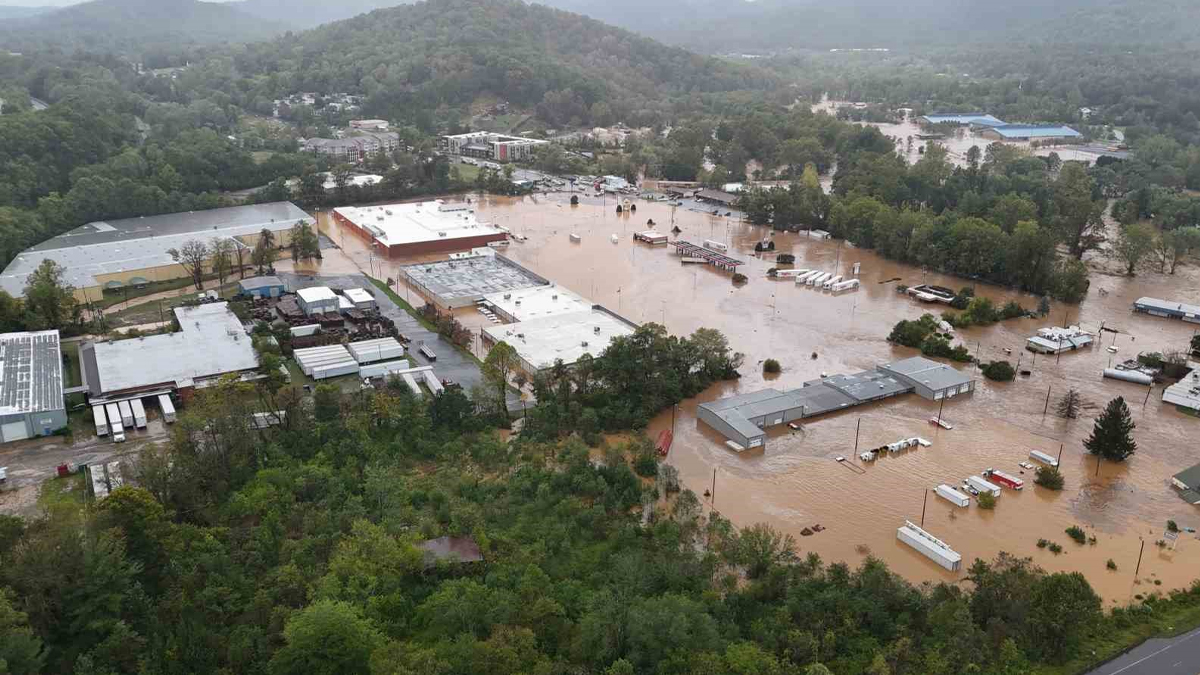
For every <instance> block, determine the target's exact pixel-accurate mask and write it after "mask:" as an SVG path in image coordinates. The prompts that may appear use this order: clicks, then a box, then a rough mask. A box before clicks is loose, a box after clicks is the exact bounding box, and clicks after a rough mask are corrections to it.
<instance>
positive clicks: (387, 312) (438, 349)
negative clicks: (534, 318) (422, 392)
mask: <svg viewBox="0 0 1200 675" xmlns="http://www.w3.org/2000/svg"><path fill="white" fill-rule="evenodd" d="M277 276H278V277H279V278H280V279H282V280H283V281H284V282H285V283H286V284H287V285H288V288H289V289H292V290H295V289H298V288H305V287H307V286H328V287H330V288H337V289H347V288H365V289H367V290H368V291H370V292H371V293H372V294H373V295H374V296H375V300H376V302H378V303H379V311H380V313H381V314H383V315H384V316H386V317H388V318H389V319H391V320H393V321H395V322H396V328H397V329H398V330H399V331H400V332H401V333H403V334H404V335H405V336H406V337H408V338H410V339H411V340H412V346H413V347H415V346H416V345H417V344H419V343H420V342H421V341H422V340H424V341H425V344H427V345H429V348H430V349H432V350H433V353H435V354H437V361H429V360H428V359H426V358H425V357H424V356H422V355H420V354H419V353H418V352H417V351H416V349H413V350H411V351H410V350H407V349H406V350H405V352H406V356H407V357H408V358H409V360H410V361H412V363H413V365H415V366H433V372H434V373H435V374H436V375H437V376H438V377H439V378H441V379H451V380H454V381H455V382H458V383H459V384H461V385H462V386H463V389H464V390H465V391H466V392H467V393H470V391H471V388H472V387H474V386H475V385H476V384H480V383H481V382H483V374H482V373H481V372H480V370H479V364H477V363H476V362H474V361H472V360H471V359H469V358H467V357H466V356H465V355H464V354H463V353H462V352H460V351H459V350H458V349H456V348H455V347H454V345H452V344H451V343H450V341H449V340H446V339H445V338H443V337H442V336H440V335H438V334H437V333H434V332H433V331H430V330H427V329H426V328H425V327H424V326H422V325H421V324H420V322H418V321H417V320H416V319H414V318H413V317H412V316H410V315H409V314H408V312H406V311H404V310H403V309H401V308H400V307H399V306H398V305H396V303H394V302H392V301H391V299H390V298H389V297H388V296H387V294H386V293H384V292H383V291H381V290H379V288H377V287H376V286H375V285H374V284H372V283H371V281H370V280H369V279H367V278H366V276H365V275H361V274H344V275H337V276H326V275H321V276H314V275H311V274H295V273H292V272H280V273H278V274H277ZM508 404H509V408H510V409H512V410H520V408H521V404H520V399H518V398H517V395H516V393H515V392H511V393H510V394H509V401H508Z"/></svg>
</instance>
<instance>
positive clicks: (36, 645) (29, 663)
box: [0, 588, 46, 675]
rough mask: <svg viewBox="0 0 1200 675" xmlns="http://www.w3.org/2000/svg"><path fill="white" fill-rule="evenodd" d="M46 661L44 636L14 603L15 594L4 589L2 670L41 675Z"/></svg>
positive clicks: (0, 605)
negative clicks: (38, 634) (35, 632)
mask: <svg viewBox="0 0 1200 675" xmlns="http://www.w3.org/2000/svg"><path fill="white" fill-rule="evenodd" d="M45 661H46V655H45V653H44V652H43V651H42V641H41V639H40V638H38V636H37V635H36V634H34V632H33V629H32V628H30V627H29V622H28V620H27V617H26V616H25V614H24V613H22V612H20V611H18V610H17V609H16V608H15V607H14V606H13V603H12V596H11V594H10V593H9V592H8V591H7V590H5V589H3V588H0V673H4V674H5V675H37V674H38V673H41V672H42V668H43V665H44V663H45Z"/></svg>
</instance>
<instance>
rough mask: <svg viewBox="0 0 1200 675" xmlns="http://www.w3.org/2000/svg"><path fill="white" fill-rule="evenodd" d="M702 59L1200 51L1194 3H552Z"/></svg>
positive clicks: (967, 0) (1199, 15) (782, 0)
mask: <svg viewBox="0 0 1200 675" xmlns="http://www.w3.org/2000/svg"><path fill="white" fill-rule="evenodd" d="M543 2H544V3H545V4H547V5H551V6H554V7H559V8H562V9H566V10H569V11H573V12H580V13H583V14H587V15H589V16H593V17H596V18H599V19H602V20H605V21H608V22H610V23H614V24H616V25H618V26H622V27H625V28H629V29H630V30H636V31H638V32H640V33H642V34H644V35H648V36H650V37H653V38H655V39H658V40H663V41H664V42H667V43H670V44H678V45H681V46H685V47H688V48H690V49H695V50H697V51H701V52H723V51H747V52H755V53H761V52H764V51H782V50H788V49H794V50H812V49H816V50H826V49H831V48H871V47H887V48H891V49H897V48H908V49H925V48H929V47H942V46H950V45H967V44H970V45H974V46H980V45H985V44H993V45H999V44H1012V43H1020V44H1029V45H1036V46H1038V47H1039V48H1041V47H1046V46H1053V45H1062V44H1070V45H1122V46H1123V45H1129V46H1133V45H1154V46H1156V47H1158V46H1167V45H1171V46H1178V45H1180V44H1191V45H1195V44H1197V36H1196V33H1195V31H1193V30H1192V29H1191V27H1192V26H1195V25H1196V24H1197V23H1198V22H1200V7H1197V5H1196V3H1194V2H1190V1H1189V0H1163V1H1162V2H1150V3H1147V2H1140V1H1139V0H1064V1H1063V2H1042V1H1041V0H1013V1H1010V2H1003V3H996V2H990V1H988V0H957V1H955V2H945V1H944V0H914V1H913V2H903V3H898V2H890V1H889V0H844V1H841V2H820V1H817V0H757V1H755V2H746V1H745V0H687V1H686V2H683V3H676V2H666V1H664V0H649V1H648V2H640V1H638V0H615V1H614V2H605V3H594V2H584V1H583V0H543Z"/></svg>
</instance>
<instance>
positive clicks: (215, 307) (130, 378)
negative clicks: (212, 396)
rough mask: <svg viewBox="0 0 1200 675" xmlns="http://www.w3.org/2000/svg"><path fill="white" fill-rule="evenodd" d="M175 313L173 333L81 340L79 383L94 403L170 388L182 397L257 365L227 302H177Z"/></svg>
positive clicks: (168, 391)
mask: <svg viewBox="0 0 1200 675" xmlns="http://www.w3.org/2000/svg"><path fill="white" fill-rule="evenodd" d="M175 318H176V320H177V321H178V322H179V328H180V330H179V332H177V333H168V334H166V335H148V336H146V337H139V338H128V339H125V340H115V341H112V342H85V343H83V346H82V347H80V350H79V358H80V360H81V362H82V364H81V365H82V371H83V383H84V385H86V386H87V389H88V393H89V394H90V397H91V402H92V403H93V404H95V403H105V402H111V401H118V400H123V399H129V398H139V397H144V396H150V395H152V394H168V393H170V392H172V391H178V392H179V395H180V398H182V399H183V400H184V401H186V400H187V399H188V398H189V397H190V396H191V394H192V392H193V390H195V389H198V388H204V387H205V386H208V385H210V384H213V383H214V382H216V381H217V380H218V379H219V378H220V377H221V376H223V375H229V374H241V375H244V376H252V374H253V373H254V372H255V371H256V370H257V369H258V355H257V354H256V353H255V351H254V347H253V345H251V342H250V336H249V335H247V334H246V329H245V328H244V327H243V326H242V322H241V321H239V320H238V318H237V317H236V316H234V314H233V312H231V311H230V310H229V306H228V304H227V303H224V302H214V303H211V304H207V305H198V306H195V307H176V308H175Z"/></svg>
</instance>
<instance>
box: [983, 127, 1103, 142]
mask: <svg viewBox="0 0 1200 675" xmlns="http://www.w3.org/2000/svg"><path fill="white" fill-rule="evenodd" d="M1081 136H1083V134H1081V133H1079V132H1078V131H1075V130H1074V129H1072V128H1071V127H1067V126H1043V125H1038V124H1005V125H1003V126H998V127H992V128H990V129H988V130H986V131H984V132H983V137H984V138H991V139H994V140H999V141H1032V140H1045V139H1053V138H1079V137H1081Z"/></svg>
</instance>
